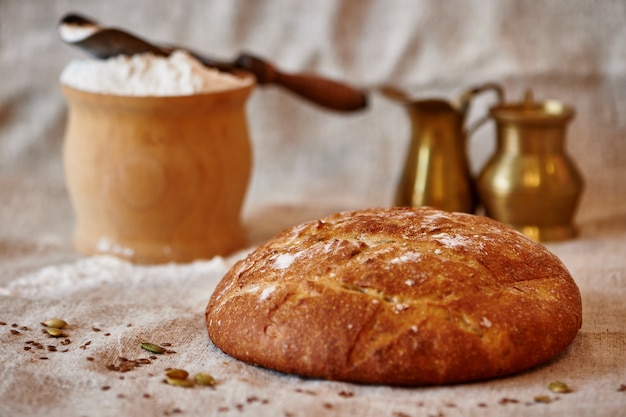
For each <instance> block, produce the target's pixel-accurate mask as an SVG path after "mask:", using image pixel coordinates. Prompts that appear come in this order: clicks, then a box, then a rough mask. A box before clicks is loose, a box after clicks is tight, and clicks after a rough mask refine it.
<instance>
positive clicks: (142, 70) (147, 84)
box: [61, 51, 252, 96]
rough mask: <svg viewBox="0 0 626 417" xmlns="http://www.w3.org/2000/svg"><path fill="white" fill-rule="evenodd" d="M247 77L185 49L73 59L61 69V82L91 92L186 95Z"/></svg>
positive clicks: (231, 85)
mask: <svg viewBox="0 0 626 417" xmlns="http://www.w3.org/2000/svg"><path fill="white" fill-rule="evenodd" d="M251 82H252V81H251V80H250V79H243V78H239V77H236V76H234V75H232V74H228V73H225V72H220V71H218V70H216V69H213V68H208V67H206V66H204V65H203V64H202V63H201V62H200V61H198V60H197V59H196V58H194V57H193V56H191V54H189V53H188V52H185V51H174V52H173V53H172V54H171V55H170V56H169V57H161V56H156V55H154V54H150V53H146V54H138V55H133V56H124V55H118V56H115V57H112V58H109V59H106V60H96V59H75V60H73V61H71V62H70V63H69V64H68V65H67V66H66V67H65V69H64V70H63V72H62V73H61V83H62V84H65V85H67V86H70V87H73V88H76V89H79V90H84V91H90V92H93V93H102V94H116V95H121V96H185V95H192V94H200V93H209V92H215V91H222V90H229V89H233V88H240V87H242V86H245V85H249V84H250V83H251Z"/></svg>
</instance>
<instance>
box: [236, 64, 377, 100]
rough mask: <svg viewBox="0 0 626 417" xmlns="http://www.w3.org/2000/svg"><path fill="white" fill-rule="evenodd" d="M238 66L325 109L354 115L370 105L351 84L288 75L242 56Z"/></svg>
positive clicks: (260, 82)
mask: <svg viewBox="0 0 626 417" xmlns="http://www.w3.org/2000/svg"><path fill="white" fill-rule="evenodd" d="M235 66H236V67H238V68H241V69H245V70H247V71H250V72H252V73H253V74H254V75H255V76H256V79H257V82H258V83H259V84H269V83H272V84H276V85H279V86H281V87H284V88H286V89H287V90H289V91H291V92H293V93H295V94H297V95H299V96H300V97H303V98H305V99H307V100H309V101H311V102H313V103H316V104H318V105H320V106H322V107H325V108H328V109H332V110H336V111H341V112H351V111H356V110H361V109H363V108H365V107H366V106H367V97H366V95H365V93H364V92H362V91H359V90H357V89H355V88H353V87H351V86H349V85H347V84H343V83H340V82H337V81H333V80H329V79H327V78H322V77H319V76H317V75H313V74H304V73H300V74H287V73H284V72H281V71H279V70H278V69H277V68H276V67H274V66H273V65H272V64H270V63H268V62H267V61H265V60H263V59H261V58H258V57H255V56H252V55H249V54H241V55H240V56H239V57H238V58H237V60H236V61H235Z"/></svg>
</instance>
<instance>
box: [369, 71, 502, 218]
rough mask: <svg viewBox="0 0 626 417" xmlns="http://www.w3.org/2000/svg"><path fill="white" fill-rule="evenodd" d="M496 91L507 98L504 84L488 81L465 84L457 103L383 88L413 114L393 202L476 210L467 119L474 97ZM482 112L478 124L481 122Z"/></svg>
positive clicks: (469, 210) (463, 210) (451, 209)
mask: <svg viewBox="0 0 626 417" xmlns="http://www.w3.org/2000/svg"><path fill="white" fill-rule="evenodd" d="M484 91H494V92H495V93H496V94H497V96H498V101H499V102H503V100H504V93H503V91H502V88H501V87H500V86H499V85H497V84H494V83H488V84H484V85H481V86H477V87H475V88H471V89H469V90H467V91H466V92H465V93H464V94H463V95H462V96H461V97H460V100H459V103H458V104H456V105H455V104H454V103H451V102H449V101H447V100H442V99H422V100H413V99H411V98H410V97H409V96H408V95H407V94H406V93H404V92H403V91H401V90H398V89H396V88H394V87H389V86H386V87H383V88H382V89H381V92H382V93H383V94H384V95H385V96H387V97H388V98H391V99H393V100H395V101H399V102H401V103H403V104H404V105H405V106H406V109H407V111H408V113H409V116H410V118H411V126H412V135H411V141H410V145H409V149H408V152H407V157H406V161H405V164H404V170H403V173H402V176H401V178H400V181H399V184H398V188H397V192H396V199H395V204H396V205H399V206H414V207H417V206H431V207H436V208H439V209H442V210H447V211H460V212H466V213H473V212H474V210H475V209H476V206H477V193H476V191H475V186H474V181H473V179H472V176H471V173H470V169H469V163H468V159H467V149H466V148H467V144H466V142H467V136H468V132H471V131H473V128H470V129H466V128H465V127H464V125H465V119H466V116H467V113H468V110H469V107H470V102H471V100H472V98H473V97H474V96H475V95H477V94H479V93H482V92H484ZM484 120H485V118H482V119H481V120H479V121H478V122H476V125H480V124H481V123H482V122H483V121H484Z"/></svg>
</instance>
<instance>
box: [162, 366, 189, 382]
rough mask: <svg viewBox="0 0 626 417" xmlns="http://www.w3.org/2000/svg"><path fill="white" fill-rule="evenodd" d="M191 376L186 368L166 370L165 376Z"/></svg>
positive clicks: (177, 377) (184, 377)
mask: <svg viewBox="0 0 626 417" xmlns="http://www.w3.org/2000/svg"><path fill="white" fill-rule="evenodd" d="M188 376H189V372H187V371H185V370H184V369H176V368H173V369H168V370H167V371H165V377H166V378H171V379H187V377H188Z"/></svg>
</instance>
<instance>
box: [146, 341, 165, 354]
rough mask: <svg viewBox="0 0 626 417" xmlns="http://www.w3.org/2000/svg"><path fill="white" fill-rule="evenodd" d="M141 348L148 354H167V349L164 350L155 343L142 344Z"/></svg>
mask: <svg viewBox="0 0 626 417" xmlns="http://www.w3.org/2000/svg"><path fill="white" fill-rule="evenodd" d="M141 348H142V349H145V350H147V351H148V352H152V353H158V354H161V353H164V352H165V349H163V348H162V347H161V346H159V345H155V344H154V343H148V342H143V343H142V344H141Z"/></svg>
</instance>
